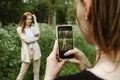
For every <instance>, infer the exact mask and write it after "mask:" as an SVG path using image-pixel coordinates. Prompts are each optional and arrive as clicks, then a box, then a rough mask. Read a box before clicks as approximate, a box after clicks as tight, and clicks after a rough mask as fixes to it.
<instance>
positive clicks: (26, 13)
mask: <svg viewBox="0 0 120 80" xmlns="http://www.w3.org/2000/svg"><path fill="white" fill-rule="evenodd" d="M29 15H31V16H32V13H30V12H25V13H24V14H23V17H22V20H21V22H20V27H22V33H24V28H25V25H26V18H27V16H29ZM32 19H33V17H32Z"/></svg>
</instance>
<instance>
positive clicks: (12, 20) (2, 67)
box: [0, 0, 95, 80]
mask: <svg viewBox="0 0 120 80" xmlns="http://www.w3.org/2000/svg"><path fill="white" fill-rule="evenodd" d="M73 1H74V0H28V2H26V3H24V2H23V1H22V0H0V80H16V77H17V75H18V73H19V70H20V66H21V60H20V53H21V41H20V39H19V37H18V35H17V32H16V29H17V27H18V26H19V22H20V20H21V17H22V14H23V13H24V12H26V11H30V12H32V13H34V14H35V15H36V16H37V21H38V22H39V29H40V33H41V35H40V39H39V40H38V43H39V45H40V49H41V52H42V57H41V65H40V80H43V79H44V74H45V66H46V58H47V57H48V55H49V54H50V52H51V51H52V48H53V45H54V41H55V39H56V32H55V25H58V24H71V25H72V26H73V32H74V46H75V47H76V48H78V49H80V50H81V51H83V52H84V53H85V55H86V56H87V58H88V59H89V60H90V62H91V63H93V62H94V59H95V57H94V47H93V46H90V45H89V44H87V42H86V41H85V40H84V38H83V37H82V36H81V34H80V32H79V29H78V27H77V25H76V24H75V16H74V10H73ZM32 65H33V64H32V63H30V67H29V69H28V71H27V73H26V76H25V79H24V80H33V69H32V68H33V66H32ZM77 72H79V69H78V68H77V66H76V65H74V64H71V63H66V64H65V66H64V67H63V69H62V71H61V72H60V74H59V75H58V76H63V75H69V74H73V73H77Z"/></svg>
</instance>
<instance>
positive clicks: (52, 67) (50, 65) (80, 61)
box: [44, 41, 90, 80]
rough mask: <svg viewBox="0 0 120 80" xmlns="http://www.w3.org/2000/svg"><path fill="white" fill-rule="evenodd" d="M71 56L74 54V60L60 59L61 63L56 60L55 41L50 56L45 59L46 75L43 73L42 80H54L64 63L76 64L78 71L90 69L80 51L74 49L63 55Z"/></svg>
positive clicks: (56, 45) (56, 47)
mask: <svg viewBox="0 0 120 80" xmlns="http://www.w3.org/2000/svg"><path fill="white" fill-rule="evenodd" d="M71 54H74V58H69V59H61V61H59V60H58V42H57V41H55V45H54V48H53V51H52V52H51V53H50V55H49V56H48V58H47V64H46V73H45V78H44V80H54V79H55V77H56V75H57V74H58V73H59V72H60V71H61V69H62V67H63V65H64V64H65V62H71V63H74V64H77V65H78V67H79V69H80V68H82V69H84V68H87V67H90V63H89V61H88V60H87V58H86V56H85V55H84V54H83V53H82V52H81V51H79V50H78V49H76V48H75V49H73V50H69V51H67V52H66V53H65V54H64V55H65V56H68V55H71Z"/></svg>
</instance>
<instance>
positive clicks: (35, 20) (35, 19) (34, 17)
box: [32, 14, 37, 22]
mask: <svg viewBox="0 0 120 80" xmlns="http://www.w3.org/2000/svg"><path fill="white" fill-rule="evenodd" d="M32 16H33V20H34V22H37V18H36V16H35V14H33V15H32Z"/></svg>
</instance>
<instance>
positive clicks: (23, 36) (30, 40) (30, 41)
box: [17, 27, 39, 44]
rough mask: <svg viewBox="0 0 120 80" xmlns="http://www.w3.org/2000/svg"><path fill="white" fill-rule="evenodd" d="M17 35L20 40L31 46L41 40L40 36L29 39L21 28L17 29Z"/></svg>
mask: <svg viewBox="0 0 120 80" xmlns="http://www.w3.org/2000/svg"><path fill="white" fill-rule="evenodd" d="M17 33H18V36H19V37H20V39H21V40H22V41H24V42H25V43H27V44H29V43H34V42H35V41H37V40H38V39H39V36H35V37H33V38H30V39H28V38H27V37H26V36H25V35H24V34H23V33H22V32H21V31H20V27H18V28H17Z"/></svg>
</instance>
